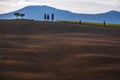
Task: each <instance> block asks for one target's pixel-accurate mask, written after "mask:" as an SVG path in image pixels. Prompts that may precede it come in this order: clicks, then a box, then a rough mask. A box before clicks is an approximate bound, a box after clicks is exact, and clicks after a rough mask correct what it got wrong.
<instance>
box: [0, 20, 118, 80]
mask: <svg viewBox="0 0 120 80" xmlns="http://www.w3.org/2000/svg"><path fill="white" fill-rule="evenodd" d="M0 80H120V28H118V27H102V26H101V27H99V26H94V25H92V26H91V25H79V24H68V23H59V22H47V21H42V22H40V21H33V20H0Z"/></svg>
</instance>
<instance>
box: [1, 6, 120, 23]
mask: <svg viewBox="0 0 120 80" xmlns="http://www.w3.org/2000/svg"><path fill="white" fill-rule="evenodd" d="M15 12H19V13H24V14H25V17H24V18H25V19H34V20H44V17H43V16H44V13H47V14H52V13H54V14H55V20H74V21H79V20H80V19H81V20H82V21H90V22H103V21H106V22H108V23H118V24H120V12H117V11H110V12H107V13H100V14H77V13H72V12H69V11H66V10H60V9H56V8H53V7H48V6H28V7H25V8H23V9H20V10H17V11H14V12H11V13H7V14H1V15H0V19H15V18H16V17H15V16H14V15H13V14H14V13H15Z"/></svg>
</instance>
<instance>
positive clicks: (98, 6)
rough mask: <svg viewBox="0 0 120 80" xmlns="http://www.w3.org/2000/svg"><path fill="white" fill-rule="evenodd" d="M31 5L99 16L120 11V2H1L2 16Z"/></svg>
mask: <svg viewBox="0 0 120 80" xmlns="http://www.w3.org/2000/svg"><path fill="white" fill-rule="evenodd" d="M29 5H47V6H51V7H55V8H58V9H62V10H68V11H71V12H74V13H85V14H97V13H104V12H108V11H111V10H116V11H120V0H0V14H4V13H9V12H12V11H15V10H18V9H21V8H23V7H26V6H29Z"/></svg>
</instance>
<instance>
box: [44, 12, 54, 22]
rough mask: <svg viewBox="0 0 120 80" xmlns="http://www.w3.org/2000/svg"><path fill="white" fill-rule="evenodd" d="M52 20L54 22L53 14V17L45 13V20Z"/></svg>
mask: <svg viewBox="0 0 120 80" xmlns="http://www.w3.org/2000/svg"><path fill="white" fill-rule="evenodd" d="M50 19H51V21H54V14H53V13H52V14H51V15H49V14H46V13H44V20H45V21H49V20H50Z"/></svg>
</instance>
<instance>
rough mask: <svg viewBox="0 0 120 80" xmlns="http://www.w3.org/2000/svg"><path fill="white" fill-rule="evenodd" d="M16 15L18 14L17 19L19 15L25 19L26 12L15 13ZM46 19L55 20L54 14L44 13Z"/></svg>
mask: <svg viewBox="0 0 120 80" xmlns="http://www.w3.org/2000/svg"><path fill="white" fill-rule="evenodd" d="M14 16H16V19H18V17H22V19H23V17H24V16H25V14H21V13H14ZM44 20H45V21H49V20H51V21H54V14H53V13H52V14H51V15H49V14H46V13H44Z"/></svg>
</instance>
